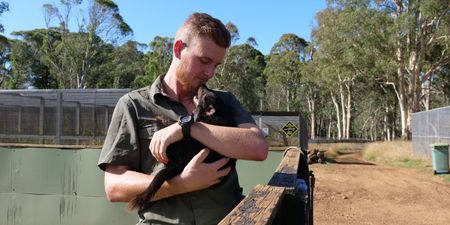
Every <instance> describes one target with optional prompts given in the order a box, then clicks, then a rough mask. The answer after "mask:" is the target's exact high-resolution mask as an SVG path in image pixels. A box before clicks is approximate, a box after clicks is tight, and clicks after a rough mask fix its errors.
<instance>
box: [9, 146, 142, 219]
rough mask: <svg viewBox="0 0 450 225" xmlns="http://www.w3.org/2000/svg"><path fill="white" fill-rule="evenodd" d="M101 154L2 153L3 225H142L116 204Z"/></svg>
mask: <svg viewBox="0 0 450 225" xmlns="http://www.w3.org/2000/svg"><path fill="white" fill-rule="evenodd" d="M99 154H100V150H98V149H85V150H61V149H44V148H21V149H13V148H0V180H1V182H0V224H1V225H58V224H61V225H63V224H64V225H71V224H73V225H81V224H86V225H95V224H98V225H101V224H117V225H119V224H121V225H122V224H136V222H137V220H138V218H137V214H136V213H135V212H131V213H128V212H126V211H125V209H124V206H125V204H124V203H110V202H108V201H107V200H106V198H105V194H104V191H103V179H102V178H103V173H102V172H101V171H100V170H99V169H98V168H97V166H96V164H97V159H98V156H99Z"/></svg>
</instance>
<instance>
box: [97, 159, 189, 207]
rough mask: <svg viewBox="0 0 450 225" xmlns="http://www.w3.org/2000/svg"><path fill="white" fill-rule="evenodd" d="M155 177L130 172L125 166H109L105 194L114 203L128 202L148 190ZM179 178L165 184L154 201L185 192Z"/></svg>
mask: <svg viewBox="0 0 450 225" xmlns="http://www.w3.org/2000/svg"><path fill="white" fill-rule="evenodd" d="M152 179H153V177H152V176H150V175H147V174H143V173H139V172H135V171H132V170H128V168H127V167H124V166H114V165H109V166H108V167H107V169H106V171H105V192H106V197H107V198H108V200H110V201H112V202H128V201H131V200H132V199H134V198H135V197H136V196H137V195H138V194H140V193H142V192H143V191H145V189H147V187H148V185H149V184H150V182H151V181H152ZM183 191H184V190H183V187H182V180H181V179H180V177H179V176H177V177H174V178H173V179H171V180H169V181H166V182H164V184H163V185H162V186H161V188H160V189H159V190H158V191H157V192H156V194H155V196H154V197H153V198H152V199H151V200H152V201H155V200H159V199H163V198H168V197H171V196H174V195H177V194H181V193H182V192H183Z"/></svg>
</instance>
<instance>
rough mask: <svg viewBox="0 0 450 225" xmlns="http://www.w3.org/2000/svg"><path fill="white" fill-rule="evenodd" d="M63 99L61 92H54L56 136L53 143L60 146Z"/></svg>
mask: <svg viewBox="0 0 450 225" xmlns="http://www.w3.org/2000/svg"><path fill="white" fill-rule="evenodd" d="M62 101H63V97H62V92H61V91H57V92H56V135H55V143H56V144H58V145H59V144H61V134H62V132H61V129H62V114H63V104H62Z"/></svg>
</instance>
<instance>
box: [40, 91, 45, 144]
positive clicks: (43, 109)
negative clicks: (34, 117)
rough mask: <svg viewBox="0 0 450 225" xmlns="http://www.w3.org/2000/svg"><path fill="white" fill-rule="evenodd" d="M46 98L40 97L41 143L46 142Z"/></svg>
mask: <svg viewBox="0 0 450 225" xmlns="http://www.w3.org/2000/svg"><path fill="white" fill-rule="evenodd" d="M44 119H45V100H44V98H42V97H41V98H40V99H39V143H41V144H44V138H43V136H44Z"/></svg>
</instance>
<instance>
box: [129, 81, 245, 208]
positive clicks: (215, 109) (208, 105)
mask: <svg viewBox="0 0 450 225" xmlns="http://www.w3.org/2000/svg"><path fill="white" fill-rule="evenodd" d="M197 99H198V104H197V107H196V108H195V109H194V111H193V116H194V120H195V121H201V122H205V123H209V124H214V125H220V126H230V127H231V126H236V124H235V123H234V122H233V121H232V119H231V118H230V116H229V111H228V110H227V108H226V106H225V104H223V103H222V102H221V100H220V99H219V98H216V96H215V94H214V93H213V92H211V91H210V90H208V89H207V88H206V87H203V86H202V87H200V88H199V90H198V92H197ZM203 148H205V146H204V145H203V144H202V143H200V142H198V141H197V140H195V139H193V138H185V139H183V140H181V141H178V142H175V143H173V144H171V145H169V146H168V148H167V150H166V153H167V157H168V158H169V163H168V164H166V165H165V168H164V169H162V170H161V171H159V172H158V173H157V174H156V175H155V176H154V178H153V180H152V182H151V183H150V184H149V186H148V187H147V189H146V190H145V191H144V192H142V193H141V194H139V195H138V196H137V197H136V198H135V199H133V200H132V201H131V202H130V203H129V208H130V209H136V208H138V209H143V208H145V207H146V206H149V205H151V204H152V202H149V199H151V198H152V197H153V196H154V195H155V193H156V192H157V191H158V189H159V188H160V187H161V185H162V184H163V183H164V182H165V181H167V180H169V179H171V178H173V177H175V176H177V175H178V174H180V173H181V172H182V171H183V169H184V167H186V165H187V164H188V163H189V162H190V161H191V159H192V158H193V157H194V156H195V155H197V154H198V153H199V152H200V150H202V149H203ZM223 157H224V156H223V155H221V154H219V153H217V152H215V151H213V150H211V151H210V152H209V155H208V156H207V158H206V159H205V161H204V162H206V163H211V162H215V161H217V160H219V159H221V158H223ZM235 165H236V159H230V160H229V161H228V163H227V164H226V165H225V166H224V167H223V168H225V167H228V166H231V167H234V166H235Z"/></svg>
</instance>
